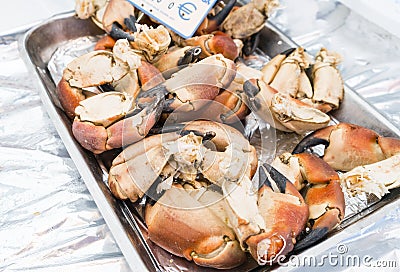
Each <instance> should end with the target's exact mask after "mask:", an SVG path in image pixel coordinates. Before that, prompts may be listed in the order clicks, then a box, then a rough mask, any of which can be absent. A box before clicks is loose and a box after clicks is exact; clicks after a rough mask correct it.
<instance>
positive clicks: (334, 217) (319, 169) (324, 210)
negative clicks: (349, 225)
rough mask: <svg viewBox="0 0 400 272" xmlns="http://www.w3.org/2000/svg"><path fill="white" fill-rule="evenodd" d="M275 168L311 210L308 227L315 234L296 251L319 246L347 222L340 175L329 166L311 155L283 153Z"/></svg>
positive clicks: (311, 233) (301, 241)
mask: <svg viewBox="0 0 400 272" xmlns="http://www.w3.org/2000/svg"><path fill="white" fill-rule="evenodd" d="M272 166H273V167H274V168H275V169H277V170H278V171H279V172H280V173H282V174H283V175H284V176H285V177H287V178H288V180H290V181H291V182H292V183H293V184H294V185H295V187H296V189H297V190H304V191H305V193H304V195H305V197H304V200H305V202H306V203H307V205H308V207H309V218H308V226H309V227H310V228H311V229H312V230H311V232H310V233H308V234H306V235H307V236H306V238H305V239H304V240H300V242H299V244H296V249H297V250H300V249H302V248H305V247H308V246H310V245H311V244H314V243H316V242H317V241H318V240H320V239H322V238H323V237H324V236H325V235H326V234H327V233H328V232H329V231H330V230H332V229H333V228H335V227H336V226H338V225H339V224H340V222H341V221H342V220H343V218H344V210H345V202H344V195H343V191H342V188H341V185H340V179H339V175H338V174H337V173H336V171H335V170H333V169H332V168H331V167H330V166H329V165H328V164H327V163H326V162H324V161H323V160H322V159H320V158H319V157H317V156H315V155H313V154H309V153H301V154H295V155H292V154H290V153H283V154H282V155H280V156H278V157H276V159H275V160H274V161H273V163H272ZM310 235H311V236H310Z"/></svg>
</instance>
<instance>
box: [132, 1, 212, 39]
mask: <svg viewBox="0 0 400 272" xmlns="http://www.w3.org/2000/svg"><path fill="white" fill-rule="evenodd" d="M128 1H129V2H130V3H131V4H132V5H134V6H135V7H136V8H138V9H140V10H141V11H143V12H144V13H145V14H147V15H148V16H150V17H152V18H153V19H155V20H157V21H158V22H161V23H162V24H164V25H165V26H167V27H168V28H170V29H172V30H173V31H174V32H176V33H177V34H178V35H180V36H182V37H183V38H185V39H187V38H190V37H192V36H193V34H194V32H195V31H196V30H197V28H198V27H199V25H200V24H201V23H202V22H203V20H204V18H205V17H206V16H207V14H208V12H209V11H210V10H211V8H212V7H213V6H214V4H215V2H216V1H217V0H128Z"/></svg>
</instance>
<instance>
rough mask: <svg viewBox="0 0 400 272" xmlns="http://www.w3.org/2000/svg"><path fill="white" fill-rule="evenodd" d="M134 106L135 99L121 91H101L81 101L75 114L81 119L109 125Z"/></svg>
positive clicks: (105, 125)
mask: <svg viewBox="0 0 400 272" xmlns="http://www.w3.org/2000/svg"><path fill="white" fill-rule="evenodd" d="M132 108H133V101H132V100H131V99H129V97H127V96H125V94H123V93H120V92H106V93H101V94H98V95H95V96H92V97H89V98H87V99H85V100H82V101H81V102H80V103H79V106H78V107H76V109H75V114H76V115H77V116H79V119H80V120H81V121H89V122H92V123H93V124H96V125H102V126H104V127H108V126H109V125H111V124H112V123H114V122H115V121H116V120H119V119H121V118H122V117H123V116H125V115H126V114H127V113H128V112H129V111H130V110H131V109H132Z"/></svg>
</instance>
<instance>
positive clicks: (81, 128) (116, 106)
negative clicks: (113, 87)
mask: <svg viewBox="0 0 400 272" xmlns="http://www.w3.org/2000/svg"><path fill="white" fill-rule="evenodd" d="M163 101H164V100H163V98H162V97H160V96H158V97H157V96H156V97H154V98H153V100H152V101H151V102H146V103H143V104H140V103H139V104H138V105H137V107H136V108H134V107H133V105H134V103H133V101H132V100H130V99H129V97H126V96H125V95H124V94H123V93H119V92H107V93H102V94H98V95H96V96H93V97H91V98H88V99H86V100H83V101H81V102H80V104H79V106H78V107H76V109H75V114H76V117H75V119H74V122H73V124H72V133H73V135H74V137H75V139H76V140H77V141H78V142H79V143H80V144H81V145H82V147H84V148H85V149H87V150H89V151H92V152H93V153H95V154H100V153H102V152H104V151H106V150H110V149H114V148H119V147H122V146H124V145H127V144H130V143H134V142H137V141H139V140H141V139H142V138H144V137H145V136H146V135H147V133H148V132H149V130H150V129H151V128H152V127H153V126H154V124H155V123H156V122H157V120H158V118H159V117H160V114H161V110H162V105H163Z"/></svg>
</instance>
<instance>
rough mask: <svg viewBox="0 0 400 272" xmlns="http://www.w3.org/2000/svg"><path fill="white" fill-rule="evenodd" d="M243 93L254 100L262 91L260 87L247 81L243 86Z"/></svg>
mask: <svg viewBox="0 0 400 272" xmlns="http://www.w3.org/2000/svg"><path fill="white" fill-rule="evenodd" d="M243 91H244V93H245V94H246V95H247V96H248V97H249V98H254V97H256V96H257V94H258V93H259V92H260V91H261V89H260V87H258V86H257V85H255V84H253V83H252V82H251V81H250V80H246V81H245V82H244V84H243Z"/></svg>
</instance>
